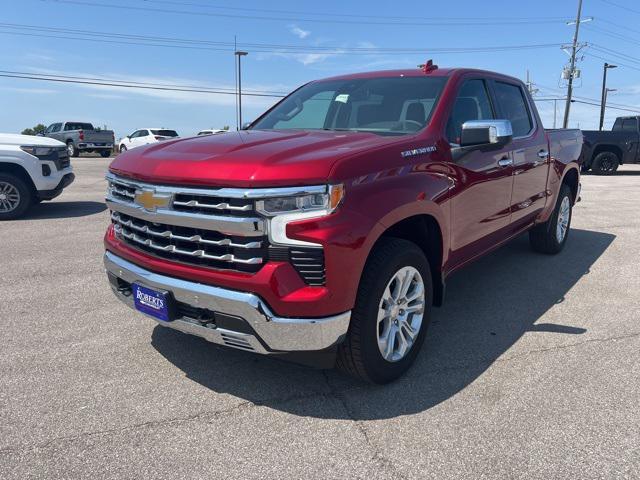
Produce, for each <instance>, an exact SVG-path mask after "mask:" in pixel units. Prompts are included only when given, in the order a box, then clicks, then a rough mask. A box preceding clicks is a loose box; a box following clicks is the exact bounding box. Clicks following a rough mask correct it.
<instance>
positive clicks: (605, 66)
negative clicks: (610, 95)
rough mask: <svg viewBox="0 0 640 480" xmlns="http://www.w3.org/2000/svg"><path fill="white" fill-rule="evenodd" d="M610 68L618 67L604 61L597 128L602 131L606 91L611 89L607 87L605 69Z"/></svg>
mask: <svg viewBox="0 0 640 480" xmlns="http://www.w3.org/2000/svg"><path fill="white" fill-rule="evenodd" d="M610 68H618V66H617V65H609V64H608V63H606V62H605V64H604V67H603V69H602V70H603V72H602V99H601V101H600V127H599V128H598V130H600V131H602V127H603V126H604V109H605V108H606V105H607V92H610V91H611V90H610V89H608V88H607V70H609V69H610Z"/></svg>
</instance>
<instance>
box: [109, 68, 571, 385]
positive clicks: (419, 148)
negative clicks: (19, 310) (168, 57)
mask: <svg viewBox="0 0 640 480" xmlns="http://www.w3.org/2000/svg"><path fill="white" fill-rule="evenodd" d="M581 148H582V134H581V133H580V131H579V130H544V129H543V127H542V123H541V121H540V117H539V116H538V113H537V111H536V108H535V105H534V103H533V101H532V99H531V98H530V96H529V94H528V92H527V89H526V88H525V86H524V85H523V83H522V82H521V81H519V80H516V79H514V78H511V77H507V76H504V75H500V74H497V73H492V72H487V71H481V70H471V69H458V68H456V69H439V68H437V67H436V66H434V65H432V64H431V63H428V64H427V65H425V66H424V67H422V68H420V69H416V70H400V71H383V72H373V73H362V74H355V75H345V76H340V77H334V78H329V79H325V80H319V81H314V82H311V83H308V84H306V85H304V86H302V87H300V88H299V89H298V90H296V91H294V92H293V93H292V94H290V95H289V96H288V97H286V98H284V99H283V100H282V101H280V102H279V103H278V104H276V105H275V106H274V107H273V108H271V109H270V110H268V111H267V112H266V113H265V114H263V115H262V116H261V117H259V118H258V119H257V120H255V121H254V122H253V123H252V124H251V125H250V126H249V127H248V129H245V130H243V131H240V132H237V133H229V134H226V135H219V136H208V137H197V138H186V139H178V140H173V141H167V142H162V143H159V144H154V145H150V146H147V147H142V148H140V149H136V150H133V151H129V152H126V153H124V154H122V155H120V156H119V157H118V158H117V159H115V160H114V161H113V163H112V164H111V166H110V168H109V173H108V175H107V180H108V191H107V198H106V202H107V204H108V207H109V209H110V211H111V221H112V224H111V225H110V226H109V228H108V230H107V233H106V236H105V239H104V243H105V247H106V250H107V251H106V253H105V257H104V262H105V265H106V269H107V273H108V277H109V281H110V284H111V286H112V288H113V291H114V292H115V294H116V295H117V297H118V298H119V299H121V300H122V301H124V302H126V303H127V304H129V305H130V306H132V307H135V308H136V309H137V310H139V311H141V312H143V313H146V314H147V315H148V316H151V317H152V318H154V319H155V320H156V321H157V322H158V323H159V324H160V325H162V326H165V327H170V328H174V329H177V330H180V331H183V332H186V333H190V334H194V335H199V336H201V337H204V338H205V339H207V340H209V341H211V342H213V343H216V344H220V345H226V346H228V347H233V348H237V349H241V350H245V351H251V352H257V353H261V354H268V355H282V356H287V357H291V358H293V359H298V358H299V359H301V361H306V360H308V359H309V357H311V358H315V359H317V361H318V362H320V361H322V364H323V365H326V363H327V362H329V363H330V364H332V365H333V364H335V365H337V366H338V367H339V368H341V369H343V370H345V371H347V372H348V373H351V374H353V375H355V376H357V377H360V378H362V379H364V380H367V381H370V382H375V383H385V382H389V381H392V380H394V379H395V378H397V377H399V376H400V375H402V373H403V372H405V371H406V370H407V369H408V368H409V367H410V365H411V364H412V362H413V361H414V359H415V358H416V355H417V354H418V352H419V350H420V348H421V345H422V344H423V341H424V337H425V334H426V330H427V326H428V324H429V319H430V316H431V311H432V306H434V305H435V306H438V305H440V304H441V303H442V301H443V299H444V292H445V280H446V278H447V277H448V276H449V275H450V274H451V273H452V272H454V271H456V270H458V269H459V268H461V267H463V266H464V265H466V264H468V263H469V262H471V261H473V260H474V259H476V258H478V257H479V256H481V255H483V254H485V253H487V252H489V251H491V250H493V249H495V248H497V247H499V246H500V245H502V244H504V243H505V242H507V241H509V240H510V239H512V238H514V237H515V236H517V235H520V234H521V233H523V232H525V231H528V232H529V236H530V240H531V246H532V247H533V249H534V250H536V251H538V252H543V253H550V254H553V253H558V252H560V251H561V250H562V248H563V247H564V245H565V243H566V241H567V237H568V234H569V227H570V224H571V212H572V207H573V206H574V204H575V202H576V201H577V200H578V199H579V196H580V173H579V165H578V158H579V156H580V152H581ZM459 301H464V299H459Z"/></svg>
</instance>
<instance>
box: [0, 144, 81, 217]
mask: <svg viewBox="0 0 640 480" xmlns="http://www.w3.org/2000/svg"><path fill="white" fill-rule="evenodd" d="M74 179H75V176H74V174H73V171H72V168H71V162H70V160H69V153H68V151H67V146H66V145H65V144H64V143H62V142H59V141H58V140H54V139H52V138H46V137H34V136H31V135H14V134H5V133H0V220H12V219H14V218H18V217H20V216H21V215H23V214H24V213H25V212H26V211H27V210H28V209H29V207H30V206H31V205H34V204H36V203H39V202H41V201H43V200H52V199H54V198H55V197H57V196H58V195H60V194H61V193H62V190H63V189H64V188H65V187H67V186H69V185H70V184H71V182H73V180H74Z"/></svg>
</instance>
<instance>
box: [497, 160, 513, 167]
mask: <svg viewBox="0 0 640 480" xmlns="http://www.w3.org/2000/svg"><path fill="white" fill-rule="evenodd" d="M498 165H500V166H501V167H508V166H509V165H513V159H512V158H501V159H500V160H498Z"/></svg>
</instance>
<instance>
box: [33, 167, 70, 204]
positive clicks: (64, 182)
mask: <svg viewBox="0 0 640 480" xmlns="http://www.w3.org/2000/svg"><path fill="white" fill-rule="evenodd" d="M75 179H76V176H75V175H74V174H73V172H68V173H65V174H64V175H63V176H62V178H61V179H60V181H59V182H58V183H57V185H56V186H55V187H54V188H52V189H50V190H38V198H39V199H40V200H53V199H54V198H56V197H57V196H58V195H60V194H61V193H62V190H64V189H65V188H67V187H68V186H69V185H71V184H72V183H73V181H74V180H75Z"/></svg>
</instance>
